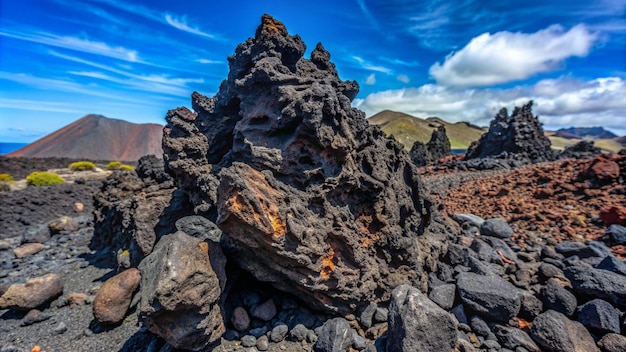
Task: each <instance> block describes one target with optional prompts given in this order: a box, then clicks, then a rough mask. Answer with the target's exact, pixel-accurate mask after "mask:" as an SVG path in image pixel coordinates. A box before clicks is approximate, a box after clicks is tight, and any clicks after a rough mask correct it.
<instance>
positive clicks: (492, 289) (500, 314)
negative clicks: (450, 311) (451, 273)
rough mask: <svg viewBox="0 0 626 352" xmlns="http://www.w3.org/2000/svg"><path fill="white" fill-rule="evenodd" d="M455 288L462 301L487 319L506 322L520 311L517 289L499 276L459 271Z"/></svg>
mask: <svg viewBox="0 0 626 352" xmlns="http://www.w3.org/2000/svg"><path fill="white" fill-rule="evenodd" d="M457 288H458V291H459V296H460V297H461V300H462V301H463V303H464V304H465V305H466V306H467V307H469V308H470V309H472V310H473V311H475V312H476V313H478V314H479V315H481V316H483V317H485V318H487V319H490V320H495V321H501V322H507V321H509V319H511V318H513V317H515V316H516V315H517V314H518V313H519V311H520V307H521V300H520V294H519V290H518V289H517V288H516V287H515V286H513V285H512V284H511V283H509V282H508V281H505V280H503V279H501V278H500V277H497V276H484V275H478V274H474V273H461V274H459V276H458V278H457Z"/></svg>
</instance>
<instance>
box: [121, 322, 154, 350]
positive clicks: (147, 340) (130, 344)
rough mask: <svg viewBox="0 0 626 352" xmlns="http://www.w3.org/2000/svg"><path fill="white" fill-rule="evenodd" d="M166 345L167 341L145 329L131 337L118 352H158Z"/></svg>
mask: <svg viewBox="0 0 626 352" xmlns="http://www.w3.org/2000/svg"><path fill="white" fill-rule="evenodd" d="M164 345H165V341H164V340H163V339H161V338H159V337H158V336H157V335H155V334H153V333H151V332H150V331H148V330H147V329H145V328H141V329H139V331H137V332H136V333H135V334H134V335H133V336H131V337H130V338H129V339H128V340H126V342H125V343H124V346H122V348H121V349H120V350H119V351H118V352H144V351H145V352H148V351H150V352H156V351H159V350H160V349H161V348H162V347H163V346H164Z"/></svg>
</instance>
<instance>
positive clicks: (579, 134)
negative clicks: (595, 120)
mask: <svg viewBox="0 0 626 352" xmlns="http://www.w3.org/2000/svg"><path fill="white" fill-rule="evenodd" d="M554 135H555V136H557V137H563V138H591V139H612V138H616V137H617V135H615V134H614V133H612V132H610V131H607V130H605V129H604V128H603V127H569V128H561V129H558V130H556V132H555V133H554Z"/></svg>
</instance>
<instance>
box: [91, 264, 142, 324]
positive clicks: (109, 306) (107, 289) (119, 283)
mask: <svg viewBox="0 0 626 352" xmlns="http://www.w3.org/2000/svg"><path fill="white" fill-rule="evenodd" d="M140 282H141V273H140V272H139V270H137V269H136V268H131V269H127V270H124V271H122V272H121V273H119V274H117V275H115V276H113V277H112V278H110V279H108V280H107V281H105V282H104V284H102V287H101V288H100V290H99V291H98V294H97V295H96V298H95V299H94V301H93V316H94V318H95V319H96V321H98V322H99V323H101V324H118V323H120V322H121V321H122V320H123V319H124V317H125V316H126V311H128V307H129V306H130V302H131V299H132V298H133V293H134V292H135V290H136V289H137V287H138V286H139V283H140Z"/></svg>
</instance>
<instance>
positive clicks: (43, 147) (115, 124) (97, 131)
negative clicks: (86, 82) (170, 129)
mask: <svg viewBox="0 0 626 352" xmlns="http://www.w3.org/2000/svg"><path fill="white" fill-rule="evenodd" d="M162 135H163V126H161V125H158V124H135V123H130V122H126V121H122V120H115V119H110V118H107V117H104V116H100V115H87V116H85V117H83V118H81V119H79V120H77V121H75V122H73V123H71V124H69V125H67V126H65V127H63V128H61V129H59V130H57V131H55V132H52V133H50V134H49V135H47V136H45V137H43V138H41V139H39V140H37V141H35V142H33V143H31V144H29V145H27V146H25V147H24V148H21V149H19V150H17V151H15V152H13V153H10V154H7V156H9V157H16V156H21V157H40V158H41V157H64V158H73V159H89V160H119V161H132V160H138V159H139V158H140V157H142V156H144V155H147V154H154V155H156V156H157V157H161V156H162V155H163V150H162V149H161V138H162Z"/></svg>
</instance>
